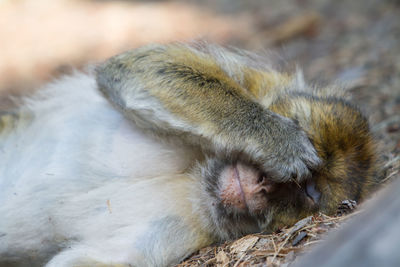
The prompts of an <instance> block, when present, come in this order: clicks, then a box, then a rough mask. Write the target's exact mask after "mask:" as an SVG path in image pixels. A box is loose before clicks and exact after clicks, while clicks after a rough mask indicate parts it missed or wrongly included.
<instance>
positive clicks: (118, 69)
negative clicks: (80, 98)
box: [97, 45, 320, 182]
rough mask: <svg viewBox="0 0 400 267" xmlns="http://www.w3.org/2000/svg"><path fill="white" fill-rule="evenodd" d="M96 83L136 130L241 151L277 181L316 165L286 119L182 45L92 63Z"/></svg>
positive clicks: (309, 149)
mask: <svg viewBox="0 0 400 267" xmlns="http://www.w3.org/2000/svg"><path fill="white" fill-rule="evenodd" d="M97 82H98V85H99V88H100V90H101V91H103V92H104V94H105V95H106V97H107V98H109V99H110V101H111V102H112V103H114V104H115V105H116V106H117V107H118V108H120V109H121V110H122V111H123V112H124V113H125V114H126V115H127V116H128V117H129V118H130V119H133V120H134V121H135V122H136V123H137V124H138V125H139V126H140V127H142V128H146V129H150V130H152V131H153V132H158V133H160V135H165V134H172V135H177V136H186V137H187V136H189V137H190V138H189V140H190V142H193V143H200V144H202V145H204V144H206V146H207V147H210V144H211V148H213V149H214V150H216V151H218V150H221V151H223V152H224V153H228V154H230V153H232V152H240V153H243V154H244V155H246V156H248V157H249V159H250V160H252V161H253V162H255V163H256V164H258V165H260V166H261V167H262V168H263V170H264V171H265V172H267V173H268V174H269V177H271V179H273V180H275V181H277V182H286V181H289V180H290V179H292V178H294V177H297V179H298V180H301V179H302V178H304V177H307V176H308V175H309V174H310V171H309V169H312V168H314V167H316V166H317V165H318V164H319V162H320V159H319V158H318V156H317V154H316V151H315V149H314V147H313V146H312V144H311V143H310V141H309V140H308V138H307V136H306V134H305V133H304V132H303V131H302V130H301V129H300V127H298V126H297V125H296V124H295V123H294V122H293V121H292V120H290V119H288V118H285V117H283V116H280V115H278V114H275V113H273V112H271V111H270V110H268V109H266V108H265V107H263V106H262V105H261V104H259V103H258V102H257V101H256V100H255V99H254V93H253V94H250V93H249V91H248V90H246V89H244V88H243V87H242V86H240V85H239V84H238V83H237V82H236V81H235V80H233V79H232V78H231V77H229V76H228V75H227V74H226V73H225V72H224V71H223V69H222V68H221V67H220V66H219V65H218V64H217V61H216V60H215V59H214V58H212V57H211V56H210V55H207V54H204V53H201V52H198V51H197V52H195V51H194V50H193V49H189V48H188V47H185V46H180V45H172V46H148V47H144V48H141V49H137V50H133V51H130V52H126V53H124V54H121V55H118V56H115V57H113V58H111V59H110V60H108V61H107V62H105V63H104V64H102V65H100V66H99V67H98V68H97ZM253 89H254V88H253ZM204 139H205V140H206V141H204ZM202 140H203V141H202Z"/></svg>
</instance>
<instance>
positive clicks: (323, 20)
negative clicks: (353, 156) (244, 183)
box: [0, 0, 400, 180]
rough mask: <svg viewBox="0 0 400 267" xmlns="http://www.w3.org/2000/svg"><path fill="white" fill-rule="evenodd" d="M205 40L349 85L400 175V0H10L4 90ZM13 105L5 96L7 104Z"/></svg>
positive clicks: (18, 90)
mask: <svg viewBox="0 0 400 267" xmlns="http://www.w3.org/2000/svg"><path fill="white" fill-rule="evenodd" d="M196 39H202V40H208V41H210V42H214V43H218V44H221V45H232V46H237V47H240V48H244V49H247V50H252V51H257V52H261V53H268V54H270V55H272V57H274V59H275V60H276V61H278V62H279V63H281V65H282V66H283V67H284V68H287V69H289V70H290V69H291V70H293V69H294V68H295V67H296V65H298V66H301V68H302V69H303V71H304V74H305V77H306V80H307V81H312V82H313V83H316V84H327V83H330V82H338V83H340V84H343V85H344V86H345V87H346V89H347V90H348V91H349V92H351V94H352V95H353V96H354V101H355V102H356V103H357V104H359V105H360V106H361V108H362V109H363V110H364V111H366V113H367V114H368V116H369V117H370V119H371V125H372V129H373V131H374V133H375V135H376V136H377V139H378V140H379V141H380V146H381V149H382V151H383V152H382V158H383V160H384V162H385V164H384V165H385V173H384V174H383V175H385V177H386V178H385V179H386V180H390V179H393V178H394V177H398V176H399V169H400V1H399V0H353V1H333V0H292V1H282V0H264V1H262V0H246V1H241V0H219V1H214V0H187V1H184V0H181V1H179V0H174V1H172V0H171V1H166V0H164V1H162V0H160V1H145V0H142V1H128V0H125V1H107V0H96V1H95V0H0V94H1V95H9V94H13V95H18V94H22V93H27V92H30V91H32V90H33V89H34V88H37V87H39V86H40V85H41V84H43V83H44V82H47V81H49V80H51V79H54V78H56V77H58V76H59V75H61V74H64V73H69V72H71V71H72V70H73V69H81V68H83V67H84V66H85V65H86V64H88V63H96V62H99V61H102V60H104V59H106V58H108V57H110V56H112V55H115V54H117V53H119V52H122V51H124V50H127V49H132V48H135V47H138V46H141V45H144V44H148V43H153V42H162V43H166V42H171V41H192V40H196ZM9 104H10V103H9V102H7V100H6V99H5V98H4V97H3V98H1V97H0V109H4V108H6V107H7V106H8V105H9Z"/></svg>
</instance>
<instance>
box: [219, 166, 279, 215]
mask: <svg viewBox="0 0 400 267" xmlns="http://www.w3.org/2000/svg"><path fill="white" fill-rule="evenodd" d="M273 189H274V184H272V183H271V182H270V181H268V179H267V178H266V176H265V175H263V174H261V172H260V171H258V170H256V169H255V168H252V167H250V166H247V165H244V164H241V163H237V164H234V165H229V166H227V167H225V169H224V170H223V171H222V173H221V181H220V199H221V202H222V203H223V204H224V205H225V206H227V207H232V208H234V209H235V210H236V211H242V212H250V213H252V214H259V213H261V212H262V211H263V210H265V209H266V208H267V206H268V205H267V204H268V199H267V194H268V193H269V192H271V191H272V190H273Z"/></svg>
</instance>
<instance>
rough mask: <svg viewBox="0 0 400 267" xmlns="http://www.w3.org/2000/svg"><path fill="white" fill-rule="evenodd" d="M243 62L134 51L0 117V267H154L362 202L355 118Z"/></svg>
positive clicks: (364, 134) (360, 122) (364, 129)
mask: <svg viewBox="0 0 400 267" xmlns="http://www.w3.org/2000/svg"><path fill="white" fill-rule="evenodd" d="M193 53H195V55H193ZM213 58H216V59H215V61H214V59H213ZM245 58H246V57H245V56H244V55H241V56H238V57H236V56H235V55H234V54H232V53H231V52H226V51H225V50H223V49H217V50H216V52H214V53H211V54H208V52H204V51H203V52H202V51H200V50H196V49H194V48H190V47H188V46H182V45H175V46H174V45H172V46H155V47H154V46H150V47H147V48H142V49H138V50H135V51H133V52H128V53H126V54H122V55H121V56H118V57H116V58H115V59H111V60H110V61H108V62H106V63H105V64H103V65H102V66H100V67H98V69H97V74H96V75H97V76H96V75H95V74H94V73H92V72H90V73H89V74H83V73H75V74H74V75H72V76H71V77H66V78H63V79H61V80H59V81H56V82H54V83H53V84H50V85H49V86H47V88H44V89H43V90H41V91H40V92H38V93H37V94H36V95H34V96H33V97H32V98H29V99H27V100H24V101H23V104H22V105H21V107H20V108H18V109H17V110H15V112H14V113H12V112H10V113H8V115H5V116H3V119H2V121H3V124H0V130H1V132H0V155H1V160H0V214H1V216H2V218H3V219H2V220H0V266H8V265H9V264H15V265H16V266H35V265H36V266H41V265H43V264H46V263H47V266H57V267H58V266H103V265H106V266H109V265H111V264H115V265H118V264H121V265H126V266H129V264H130V265H133V266H168V265H171V264H173V263H177V262H178V261H179V260H181V259H182V258H183V257H185V256H187V255H188V254H190V253H192V252H194V251H195V250H197V249H199V248H201V247H203V246H205V245H207V244H210V243H212V242H215V241H218V240H225V239H229V238H235V237H238V236H241V235H243V234H246V233H251V232H255V231H261V230H268V231H271V230H275V229H277V228H279V227H280V226H283V225H287V224H291V223H294V222H295V221H296V220H299V219H301V218H302V217H303V216H306V215H309V214H311V213H313V212H315V211H317V210H319V211H322V212H325V213H328V214H330V213H333V212H335V209H336V206H337V205H338V204H339V203H340V201H342V200H344V199H355V200H359V199H362V198H364V197H365V196H367V194H368V193H369V192H370V191H371V190H372V188H373V187H374V178H373V172H374V171H375V152H374V147H373V142H372V138H371V136H370V134H369V130H368V124H367V122H366V120H365V119H364V118H363V116H362V115H361V114H360V112H359V111H358V110H357V109H356V108H354V107H352V106H351V105H349V104H347V103H346V102H345V101H344V100H342V99H341V98H340V97H332V96H327V95H324V94H322V95H320V96H318V95H316V94H314V93H312V92H304V91H302V90H300V89H302V88H299V87H303V85H302V84H301V82H300V81H299V80H298V79H296V77H290V76H288V75H285V74H279V73H277V72H274V71H272V70H270V69H267V70H263V71H262V70H260V69H258V68H253V65H251V64H248V65H246V60H244V59H245ZM243 60H244V61H243ZM135 62H136V63H135ZM249 62H251V60H250V61H249ZM132 64H133V65H132ZM177 66H179V70H177ZM160 68H161V69H160ZM160 77H161V78H160ZM96 79H97V83H96ZM193 82H194V83H193ZM177 85H179V86H181V87H179V86H178V87H177ZM196 86H197V87H196ZM198 86H200V87H198ZM215 86H217V87H215ZM226 87H227V88H226ZM196 88H197V89H198V90H196ZM99 89H100V90H99ZM299 90H300V91H301V92H300V91H299ZM101 91H102V92H103V93H104V95H103V94H102V93H101ZM108 100H110V101H111V102H112V103H113V104H115V105H116V106H117V107H118V108H119V109H121V110H122V111H123V112H120V111H118V110H117V109H116V108H115V107H114V106H112V105H111V104H110V103H109V101H108ZM216 105H218V106H216ZM235 105H236V106H235ZM181 109H183V110H181ZM196 112H198V113H196ZM274 112H275V113H274ZM123 113H124V115H125V116H124V115H123ZM214 113H215V114H214ZM278 114H280V115H282V116H280V115H278ZM284 116H285V117H287V118H285V117H284ZM288 118H289V119H288ZM292 120H293V121H297V122H298V124H299V126H300V127H301V128H299V127H298V126H296V125H295V123H294V122H293V121H292ZM132 121H133V122H134V123H133V122H132ZM220 124H221V125H220ZM265 124H266V125H265ZM303 131H304V132H303ZM150 132H152V134H151V135H149V133H150ZM244 134H245V135H244ZM277 134H279V135H281V136H277ZM271 138H272V139H271ZM308 139H310V140H311V142H312V145H311V143H310V141H309V140H308ZM178 140H179V141H178ZM296 140H297V141H298V142H299V143H296V142H295V141H296ZM263 142H266V143H263ZM280 142H282V143H280ZM280 146H282V147H280ZM263 147H265V149H264V148H263ZM314 148H315V150H314ZM301 151H302V153H300V152H301ZM316 155H317V156H316ZM280 160H282V161H280ZM243 162H244V163H243ZM290 162H291V163H292V164H289V163H290ZM253 164H254V165H253ZM256 167H257V168H260V169H261V171H260V170H257V168H256ZM308 168H309V169H308ZM309 172H312V173H313V174H312V177H311V178H309V177H308V178H307V175H308V173H309ZM292 173H295V174H296V175H297V178H295V179H296V180H297V182H296V183H293V182H291V179H294V178H293V177H287V175H291V174H292ZM265 177H266V178H265ZM264 178H265V179H264ZM2 264H3V265H2Z"/></svg>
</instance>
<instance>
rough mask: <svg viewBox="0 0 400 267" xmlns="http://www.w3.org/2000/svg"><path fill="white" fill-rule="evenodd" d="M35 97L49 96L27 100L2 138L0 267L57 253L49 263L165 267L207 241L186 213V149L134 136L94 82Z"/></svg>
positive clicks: (80, 78)
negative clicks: (122, 264) (131, 264)
mask: <svg viewBox="0 0 400 267" xmlns="http://www.w3.org/2000/svg"><path fill="white" fill-rule="evenodd" d="M62 84H65V85H67V86H60V85H62ZM74 84H78V85H79V86H73V85H74ZM39 94H40V95H43V94H44V95H48V94H49V95H52V97H50V98H48V99H45V100H43V99H41V100H37V99H36V100H29V101H28V102H29V106H28V105H27V106H24V108H23V109H22V110H20V111H19V112H20V113H19V115H20V118H19V119H16V121H14V130H13V131H7V133H6V131H4V133H3V135H1V138H0V148H1V155H2V156H1V162H0V177H1V180H0V213H1V214H2V215H1V217H2V219H1V220H0V240H1V242H0V262H1V261H4V260H5V261H8V260H9V261H10V262H12V261H13V260H17V261H20V260H21V259H23V263H24V264H23V265H25V266H34V265H37V266H40V265H42V264H43V263H45V262H46V261H47V260H49V259H51V257H52V256H54V254H55V253H56V252H57V251H59V250H63V251H65V252H64V253H65V255H64V256H63V253H60V254H59V256H58V259H57V257H56V258H54V259H53V261H52V264H49V266H74V264H78V263H85V262H84V259H85V258H87V264H88V265H89V266H91V265H90V262H91V261H90V260H93V259H96V261H99V262H104V263H113V262H115V263H129V262H134V263H135V265H136V266H146V265H148V266H164V265H168V264H169V263H170V262H172V261H176V260H178V259H180V258H182V257H183V256H185V255H187V253H190V252H192V251H193V250H195V249H196V248H198V247H202V246H204V245H207V244H209V243H210V240H211V239H210V237H208V236H207V233H203V232H202V231H201V228H200V229H199V227H198V225H201V224H200V221H199V218H196V216H195V215H193V216H190V214H191V213H193V212H192V206H191V205H192V204H191V202H190V197H193V196H189V194H191V193H193V192H194V190H193V189H191V186H194V185H193V182H196V181H195V180H193V179H191V178H190V177H189V176H188V175H187V174H185V172H186V171H187V169H188V168H189V167H190V166H191V164H193V162H194V160H195V155H193V152H192V151H191V150H189V149H185V147H184V146H180V147H177V146H172V145H168V144H166V143H161V142H157V141H156V140H154V138H152V137H149V136H146V135H145V134H143V133H142V132H141V131H139V130H138V129H137V128H136V126H135V125H133V124H132V123H130V122H128V120H127V119H125V118H124V117H123V116H122V114H120V113H119V112H118V111H116V110H115V109H114V108H112V107H111V105H110V104H109V103H108V102H107V101H106V100H105V99H104V98H103V97H102V96H101V95H100V93H99V92H98V91H97V89H96V85H95V80H94V77H93V76H90V75H86V74H76V75H75V76H73V77H67V78H64V79H63V80H62V81H57V82H56V83H54V84H53V85H50V86H49V88H46V89H44V90H43V91H42V92H40V93H39ZM35 98H36V97H35ZM38 98H41V97H40V96H38ZM149 192H151V193H149ZM182 200H187V201H182ZM160 214H166V215H164V216H163V215H161V216H160ZM138 217H139V218H140V220H139V219H138ZM192 229H199V230H192ZM116 231H117V232H116ZM110 237H112V238H110ZM206 237H207V238H206ZM175 242H176V243H175ZM173 244H175V245H173ZM87 248H92V250H90V249H89V250H88V249H87ZM128 248H129V249H128ZM91 251H92V252H91ZM91 253H93V254H94V255H93V256H92V255H91ZM71 255H75V256H76V260H77V261H76V262H75V261H74V260H75V259H74V257H71ZM155 256H156V257H155ZM65 258H68V261H67V262H64V259H65ZM82 261H83V262H82ZM35 262H36V264H35ZM145 263H146V264H145Z"/></svg>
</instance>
